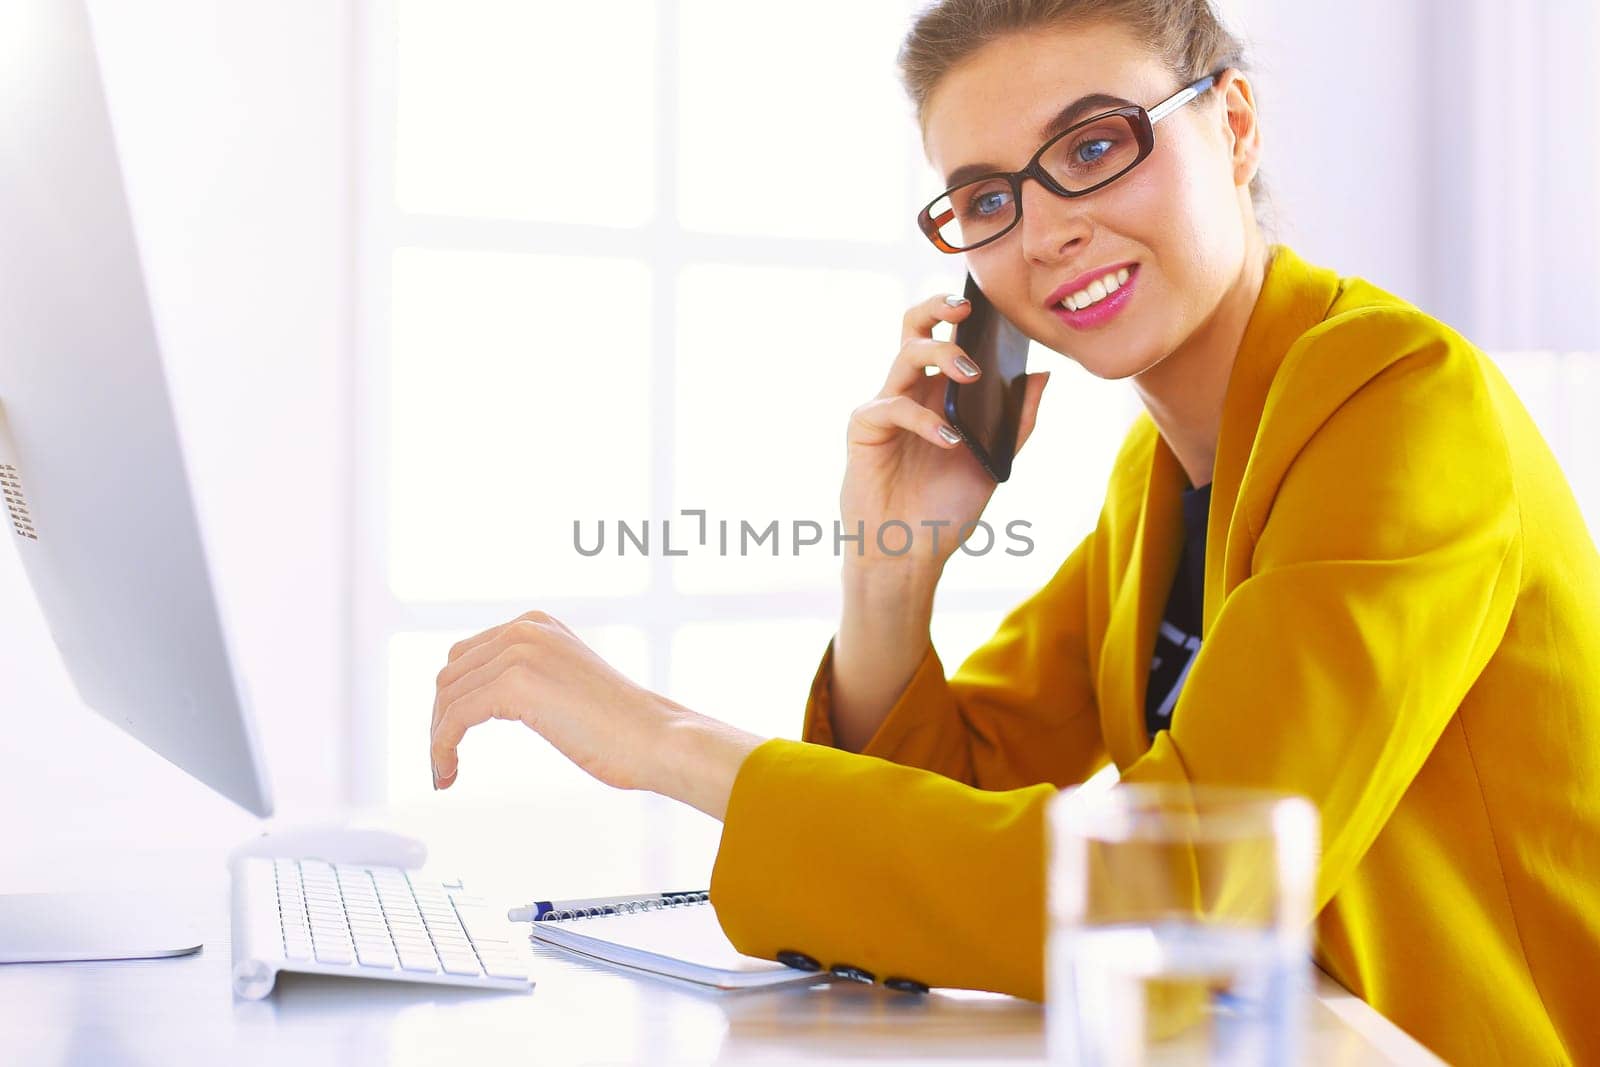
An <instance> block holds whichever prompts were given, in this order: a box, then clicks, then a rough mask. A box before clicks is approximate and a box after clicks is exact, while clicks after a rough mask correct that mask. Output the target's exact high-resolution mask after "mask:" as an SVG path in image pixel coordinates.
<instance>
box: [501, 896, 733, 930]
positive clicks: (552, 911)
mask: <svg viewBox="0 0 1600 1067" xmlns="http://www.w3.org/2000/svg"><path fill="white" fill-rule="evenodd" d="M710 898H711V890H709V889H685V890H680V891H677V892H669V893H643V894H639V895H637V896H625V897H591V898H589V899H587V900H536V901H534V902H533V903H531V904H529V905H528V906H527V907H523V908H512V909H511V910H509V911H507V912H506V918H507V919H510V920H511V921H512V922H514V923H528V922H533V923H537V922H547V921H549V920H550V919H552V918H563V919H565V918H575V917H576V916H574V915H571V914H569V913H572V912H578V913H582V914H586V915H617V914H619V913H622V912H628V911H636V910H640V909H641V908H651V907H658V908H660V907H667V906H670V905H672V904H690V903H694V902H697V901H701V900H709V899H710ZM630 905H633V906H632V907H630Z"/></svg>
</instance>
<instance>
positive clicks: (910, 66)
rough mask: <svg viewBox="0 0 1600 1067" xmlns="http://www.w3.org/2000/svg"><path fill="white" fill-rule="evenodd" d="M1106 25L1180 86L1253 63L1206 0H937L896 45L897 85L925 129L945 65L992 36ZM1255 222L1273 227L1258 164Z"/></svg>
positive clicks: (1254, 190)
mask: <svg viewBox="0 0 1600 1067" xmlns="http://www.w3.org/2000/svg"><path fill="white" fill-rule="evenodd" d="M1094 22H1104V23H1110V24H1112V25H1115V26H1119V27H1121V28H1122V29H1124V30H1126V31H1128V32H1129V33H1130V34H1131V35H1132V36H1133V37H1134V39H1135V40H1138V41H1140V42H1142V43H1143V44H1144V45H1145V47H1147V48H1148V49H1149V50H1150V52H1151V53H1152V54H1154V55H1156V56H1157V57H1159V59H1160V60H1161V63H1162V65H1163V66H1165V67H1166V68H1167V69H1168V70H1169V71H1171V72H1172V75H1173V77H1174V78H1175V79H1176V85H1175V86H1174V91H1176V87H1177V86H1179V85H1187V84H1188V83H1189V82H1192V81H1194V80H1195V79H1197V78H1203V77H1205V76H1206V75H1207V74H1209V73H1211V72H1212V71H1214V70H1217V69H1218V68H1220V67H1235V68H1237V69H1239V70H1243V71H1248V70H1250V69H1252V68H1251V66H1250V65H1249V63H1248V62H1247V60H1246V57H1245V47H1244V42H1243V40H1241V39H1240V38H1239V37H1237V36H1235V35H1234V34H1233V33H1232V32H1231V31H1229V29H1228V28H1227V26H1225V25H1224V24H1223V22H1222V19H1221V18H1220V17H1219V16H1218V15H1217V12H1216V10H1215V9H1214V8H1213V7H1212V5H1211V3H1210V0H936V2H935V3H933V4H930V5H929V6H928V7H926V8H924V9H922V11H920V12H919V13H918V14H917V17H916V20H915V21H914V22H913V23H912V25H911V30H910V32H908V33H907V34H906V37H905V40H904V41H903V42H902V43H901V45H900V54H899V56H898V66H899V69H900V82H901V84H902V85H903V86H904V87H905V91H906V95H907V96H909V97H910V98H911V103H912V106H913V107H914V108H915V111H916V118H917V125H918V127H919V128H920V129H922V130H923V131H924V133H926V121H927V114H926V108H927V105H928V98H929V97H930V96H932V95H933V90H934V88H935V87H936V86H937V85H938V84H939V81H940V79H942V78H943V77H944V76H945V75H946V74H947V73H949V72H950V69H951V68H952V67H954V66H956V65H957V64H958V63H960V62H961V61H962V60H964V59H966V58H967V57H968V56H970V55H972V54H973V53H974V52H976V51H978V49H980V48H982V47H983V46H984V45H986V44H988V43H989V42H990V41H993V40H996V39H997V38H1000V37H1004V36H1007V35H1010V34H1014V33H1026V32H1027V31H1029V30H1040V29H1054V28H1056V27H1059V26H1067V25H1086V24H1089V23H1094ZM1250 202H1251V204H1252V205H1253V206H1254V208H1255V214H1256V222H1257V224H1258V225H1259V226H1261V227H1262V228H1263V229H1264V230H1265V229H1270V227H1269V225H1268V221H1267V216H1268V215H1270V210H1269V206H1270V203H1271V193H1270V192H1269V191H1268V189H1267V186H1266V181H1265V179H1264V178H1263V177H1262V174H1261V168H1260V167H1257V168H1256V173H1255V175H1254V176H1253V177H1252V178H1251V179H1250Z"/></svg>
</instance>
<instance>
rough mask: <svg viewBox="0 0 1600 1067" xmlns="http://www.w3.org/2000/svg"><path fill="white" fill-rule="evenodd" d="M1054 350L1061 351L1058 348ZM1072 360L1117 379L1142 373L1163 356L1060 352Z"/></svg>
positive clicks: (1090, 369)
mask: <svg viewBox="0 0 1600 1067" xmlns="http://www.w3.org/2000/svg"><path fill="white" fill-rule="evenodd" d="M1056 351H1058V352H1061V350H1060V349H1056ZM1061 354H1062V355H1063V356H1066V357H1067V358H1068V359H1070V360H1072V362H1074V363H1076V364H1077V365H1078V366H1080V367H1082V368H1083V369H1084V370H1086V371H1088V372H1089V373H1090V374H1092V375H1094V376H1095V377H1096V378H1104V379H1105V380H1106V381H1119V380H1121V379H1123V378H1132V377H1134V376H1135V375H1139V374H1143V373H1144V372H1145V371H1147V370H1149V369H1150V368H1151V367H1154V366H1155V365H1156V364H1158V363H1160V362H1161V360H1162V358H1163V357H1160V356H1150V355H1147V354H1144V353H1129V352H1107V353H1092V354H1087V355H1081V354H1079V353H1075V352H1061Z"/></svg>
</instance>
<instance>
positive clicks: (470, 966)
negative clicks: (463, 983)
mask: <svg viewBox="0 0 1600 1067" xmlns="http://www.w3.org/2000/svg"><path fill="white" fill-rule="evenodd" d="M439 958H440V960H441V961H442V962H443V963H444V973H445V974H482V973H483V969H482V968H481V967H479V966H478V957H477V956H475V955H473V954H472V953H470V952H467V953H463V954H457V953H453V952H452V953H448V954H446V953H443V952H441V953H440V954H439Z"/></svg>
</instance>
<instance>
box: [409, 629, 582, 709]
mask: <svg viewBox="0 0 1600 1067" xmlns="http://www.w3.org/2000/svg"><path fill="white" fill-rule="evenodd" d="M555 621H556V620H555V619H554V618H552V617H551V616H550V615H547V614H546V613H545V612H542V611H528V612H524V613H523V614H521V615H519V616H517V617H516V618H515V619H512V620H511V621H510V622H504V623H501V624H500V625H499V626H491V627H490V628H489V629H487V630H485V631H483V632H482V633H479V634H474V635H473V636H471V637H468V638H464V639H463V640H461V641H457V642H456V643H455V644H454V645H452V646H451V647H450V655H449V657H448V660H447V662H446V663H445V665H444V669H443V670H441V671H440V672H439V675H438V677H437V678H435V679H434V701H433V719H432V721H431V722H430V723H429V725H428V728H429V730H430V731H431V730H432V729H433V727H435V726H437V725H439V708H440V705H439V697H438V693H439V690H440V689H443V688H444V687H445V686H446V685H448V684H450V683H451V682H453V681H454V680H455V679H457V678H459V677H461V675H463V674H465V673H467V672H468V671H470V670H473V669H474V668H476V667H478V666H479V665H480V664H482V663H484V662H486V661H487V660H488V659H490V658H492V657H493V656H494V654H495V652H496V651H498V650H499V649H500V648H503V647H505V645H506V644H507V643H509V641H510V640H513V639H515V636H516V635H517V634H518V633H519V632H520V633H525V630H524V629H523V624H525V623H545V622H555ZM557 625H559V623H558V624H557ZM563 628H564V627H563Z"/></svg>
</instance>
